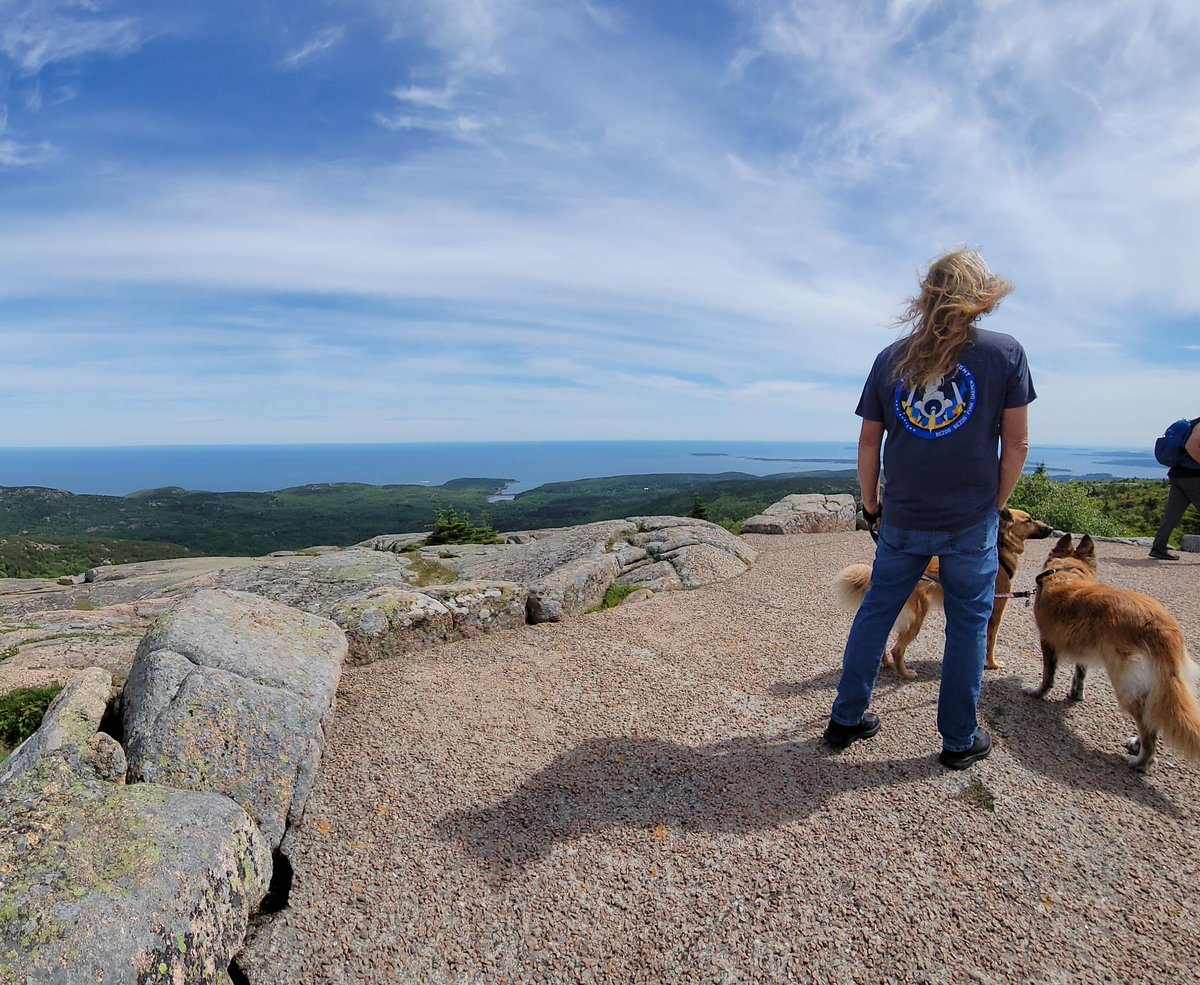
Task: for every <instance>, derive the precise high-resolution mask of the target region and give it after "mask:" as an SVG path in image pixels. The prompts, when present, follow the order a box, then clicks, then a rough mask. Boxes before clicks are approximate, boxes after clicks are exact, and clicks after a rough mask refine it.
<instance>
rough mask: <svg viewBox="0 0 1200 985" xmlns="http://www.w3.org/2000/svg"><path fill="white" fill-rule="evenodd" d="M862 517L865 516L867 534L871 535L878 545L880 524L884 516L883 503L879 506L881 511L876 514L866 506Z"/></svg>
mask: <svg viewBox="0 0 1200 985" xmlns="http://www.w3.org/2000/svg"><path fill="white" fill-rule="evenodd" d="M862 515H863V520H865V521H866V524H867V533H869V534H870V535H871V539H872V540H873V541H875V543H876V544H878V543H879V528H878V523H879V520H880V518H881V517H882V516H883V503H882V502H881V503H880V504H879V509H878V510H877V511H876V512H874V513H872V512H871V511H870V510H868V509H867V508H866V507H865V506H864V507H863V511H862Z"/></svg>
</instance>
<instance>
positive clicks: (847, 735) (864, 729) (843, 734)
mask: <svg viewBox="0 0 1200 985" xmlns="http://www.w3.org/2000/svg"><path fill="white" fill-rule="evenodd" d="M878 731H879V716H878V715H875V714H872V713H871V712H869V711H864V712H863V717H862V721H861V722H859V723H858V724H857V725H841V724H839V723H838V722H835V721H834V720H833V719H832V718H831V719H829V724H828V725H827V726H826V728H825V742H826V744H827V745H831V746H833V748H835V749H845V748H846V746H848V745H850V743H851V742H856V741H857V740H859V739H869V738H871V736H873V735H874V734H875V733H876V732H878Z"/></svg>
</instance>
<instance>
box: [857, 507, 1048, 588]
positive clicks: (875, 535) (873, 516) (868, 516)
mask: <svg viewBox="0 0 1200 985" xmlns="http://www.w3.org/2000/svg"><path fill="white" fill-rule="evenodd" d="M882 505H883V504H882V503H881V504H880V507H881V509H880V510H879V512H878V513H869V512H868V511H867V510H866V509H864V510H863V511H862V514H863V519H864V520H865V521H866V522H867V532H868V533H869V534H870V535H871V539H872V540H873V541H875V543H876V544H878V543H879V531H878V530H877V529H876V527H875V524H876V522H877V521H878V520H879V518H880V516H881V515H882V513H883V509H882ZM1010 577H1011V576H1010ZM921 581H929V582H933V584H935V585H940V584H941V582H940V581H938V580H937V579H936V578H934V577H932V576H931V575H921ZM1035 595H1037V589H1036V588H1034V589H1031V590H1029V591H1028V592H997V593H996V594H995V595H994V596H992V597H993V598H998V599H1024V600H1025V608H1027V609H1028V608H1029V600H1030V599H1031V598H1033V596H1035Z"/></svg>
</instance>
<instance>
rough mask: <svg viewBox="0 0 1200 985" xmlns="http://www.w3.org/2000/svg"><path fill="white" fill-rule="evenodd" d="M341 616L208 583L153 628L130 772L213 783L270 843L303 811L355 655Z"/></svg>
mask: <svg viewBox="0 0 1200 985" xmlns="http://www.w3.org/2000/svg"><path fill="white" fill-rule="evenodd" d="M346 651H347V644H346V637H345V634H344V633H343V632H342V631H341V630H340V629H339V628H338V627H337V626H335V625H334V624H333V623H332V622H330V621H328V620H326V619H322V618H319V617H317V616H311V615H308V614H306V613H303V612H299V611H297V610H295V609H291V608H289V607H287V606H284V605H279V604H277V603H274V602H271V601H268V600H267V599H263V598H259V597H257V596H254V595H248V594H243V593H240V592H227V591H220V590H207V591H201V592H198V593H197V594H196V595H194V596H192V597H190V598H188V599H186V600H184V601H183V602H182V603H180V604H179V605H178V606H176V608H174V609H172V610H171V611H170V612H169V613H167V614H166V615H164V616H163V617H161V618H160V619H159V620H158V621H157V622H156V623H155V624H154V625H153V626H152V627H151V628H150V630H149V632H147V634H146V636H145V638H144V639H143V640H142V644H141V646H139V648H138V652H137V655H136V656H135V657H134V661H133V667H132V668H131V670H130V673H129V680H128V681H127V682H126V684H125V694H124V699H123V702H122V709H123V719H124V725H125V752H126V756H127V757H128V760H129V779H130V781H131V782H133V781H141V782H150V783H162V784H168V785H170V786H173V787H178V788H180V789H185V790H198V791H214V792H216V793H220V794H223V795H224V796H226V797H229V798H230V799H232V800H233V801H235V802H236V803H238V804H240V805H241V806H242V807H243V808H245V809H246V811H247V812H248V813H249V814H250V816H251V817H252V818H253V819H254V820H255V821H256V822H257V823H258V824H259V826H260V827H261V828H262V831H263V833H264V835H265V836H266V839H267V843H268V846H269V848H270V849H272V850H273V849H275V848H277V847H278V846H279V843H280V841H281V840H282V838H283V835H284V833H285V832H286V830H287V827H288V826H289V825H292V824H295V823H296V822H297V821H298V820H299V819H300V817H301V816H302V814H303V811H304V805H305V803H306V802H307V800H308V795H309V792H310V791H311V789H312V784H313V781H314V780H315V778H316V774H317V769H318V767H319V765H320V761H321V754H322V752H323V750H324V745H325V728H326V726H327V725H328V723H329V720H330V718H331V716H332V712H333V704H334V694H335V692H336V690H337V684H338V679H339V677H340V676H341V667H342V663H343V661H344V659H345V657H346Z"/></svg>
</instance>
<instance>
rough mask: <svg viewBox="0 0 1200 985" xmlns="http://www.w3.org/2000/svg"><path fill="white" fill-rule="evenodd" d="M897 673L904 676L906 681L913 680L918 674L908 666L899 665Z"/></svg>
mask: <svg viewBox="0 0 1200 985" xmlns="http://www.w3.org/2000/svg"><path fill="white" fill-rule="evenodd" d="M896 673H897V674H899V675H900V676H901V677H903V678H904V679H905V680H906V681H911V680H913V678H915V677H916V676H917V672H916V671H915V670H909V669H908V668H907V667H897V668H896Z"/></svg>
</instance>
